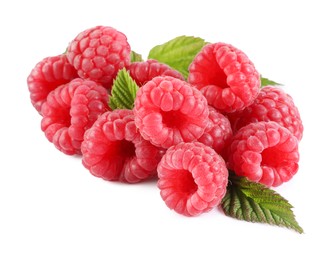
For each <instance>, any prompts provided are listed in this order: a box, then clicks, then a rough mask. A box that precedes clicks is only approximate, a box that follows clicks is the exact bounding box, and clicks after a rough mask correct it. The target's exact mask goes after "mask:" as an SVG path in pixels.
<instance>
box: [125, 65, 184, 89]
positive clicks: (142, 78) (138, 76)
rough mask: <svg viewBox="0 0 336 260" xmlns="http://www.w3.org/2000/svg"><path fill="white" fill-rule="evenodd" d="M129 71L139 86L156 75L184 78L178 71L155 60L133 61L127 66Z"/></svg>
mask: <svg viewBox="0 0 336 260" xmlns="http://www.w3.org/2000/svg"><path fill="white" fill-rule="evenodd" d="M129 72H130V75H131V77H132V78H133V79H134V81H135V82H136V83H137V85H138V86H139V87H141V86H142V85H145V84H146V83H147V82H148V81H150V80H152V79H153V78H155V77H157V76H171V77H174V78H177V79H181V80H184V78H183V76H182V74H181V73H180V72H178V71H177V70H174V69H172V68H171V67H169V66H168V65H166V64H163V63H160V62H158V61H156V60H147V61H142V62H133V63H131V65H130V66H129Z"/></svg>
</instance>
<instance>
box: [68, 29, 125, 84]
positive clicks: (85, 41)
mask: <svg viewBox="0 0 336 260" xmlns="http://www.w3.org/2000/svg"><path fill="white" fill-rule="evenodd" d="M130 53H131V48H130V46H129V44H128V42H127V38H126V36H125V35H124V34H123V33H121V32H119V31H117V30H116V29H114V28H112V27H109V26H96V27H94V28H90V29H87V30H85V31H83V32H81V33H80V34H78V36H77V37H76V38H75V39H74V40H73V41H72V42H70V44H69V46H68V49H67V53H66V55H67V58H68V60H69V62H70V63H71V64H72V65H73V66H74V67H75V68H76V70H77V71H78V75H79V76H80V77H81V78H84V79H91V80H94V81H96V82H99V83H101V84H102V85H103V86H104V87H106V88H108V89H109V88H111V86H112V82H113V79H114V78H115V77H116V75H117V73H118V71H119V69H122V68H124V67H127V66H128V65H129V64H130Z"/></svg>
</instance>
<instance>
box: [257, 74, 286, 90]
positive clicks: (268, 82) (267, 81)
mask: <svg viewBox="0 0 336 260" xmlns="http://www.w3.org/2000/svg"><path fill="white" fill-rule="evenodd" d="M260 82H261V88H263V87H266V86H282V84H281V83H277V82H275V81H273V80H270V79H268V78H264V77H262V76H260Z"/></svg>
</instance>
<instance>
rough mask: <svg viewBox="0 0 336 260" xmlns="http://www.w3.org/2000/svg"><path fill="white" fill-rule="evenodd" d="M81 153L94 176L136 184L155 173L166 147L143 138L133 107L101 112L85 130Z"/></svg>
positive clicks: (84, 162)
mask: <svg viewBox="0 0 336 260" xmlns="http://www.w3.org/2000/svg"><path fill="white" fill-rule="evenodd" d="M82 153H83V165H84V166H85V167H86V168H87V169H89V171H90V172H91V173H92V174H93V175H94V176H97V177H100V178H103V179H105V180H109V181H117V180H119V181H123V182H129V183H135V182H139V181H141V180H144V179H147V178H149V177H151V176H153V175H154V174H155V173H156V166H157V164H158V163H159V161H160V159H161V157H162V153H163V150H162V149H159V148H157V147H155V146H153V145H152V144H151V143H150V142H148V141H146V140H144V139H143V138H142V137H141V135H140V134H139V132H138V131H137V129H136V126H135V123H134V115H133V112H132V110H126V109H117V110H114V111H108V112H106V113H104V114H103V115H101V116H100V117H99V118H98V120H97V121H96V122H95V123H94V125H93V126H92V127H91V128H90V129H89V130H88V131H87V132H86V133H85V136H84V141H83V144H82Z"/></svg>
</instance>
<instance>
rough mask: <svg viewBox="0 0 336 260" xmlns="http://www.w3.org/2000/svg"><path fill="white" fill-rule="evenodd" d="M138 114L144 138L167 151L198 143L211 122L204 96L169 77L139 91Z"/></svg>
mask: <svg viewBox="0 0 336 260" xmlns="http://www.w3.org/2000/svg"><path fill="white" fill-rule="evenodd" d="M134 114H135V124H136V125H137V127H138V128H139V131H140V133H141V135H142V136H143V138H144V139H146V140H149V141H150V142H151V143H152V144H154V145H156V146H160V147H163V148H169V147H170V146H172V145H174V144H178V143H180V142H189V141H194V140H197V139H198V138H200V137H201V136H202V135H203V133H204V129H205V128H206V126H207V124H208V120H209V119H208V116H209V109H208V105H207V101H206V99H205V98H204V96H203V95H202V93H201V92H199V91H198V90H197V89H196V88H193V87H191V86H190V85H189V84H188V83H187V82H185V81H182V80H179V79H176V78H173V77H169V76H165V77H155V78H154V79H152V80H151V81H149V82H147V83H146V84H145V85H144V86H143V87H142V88H140V89H139V90H138V92H137V96H136V99H135V105H134Z"/></svg>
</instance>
